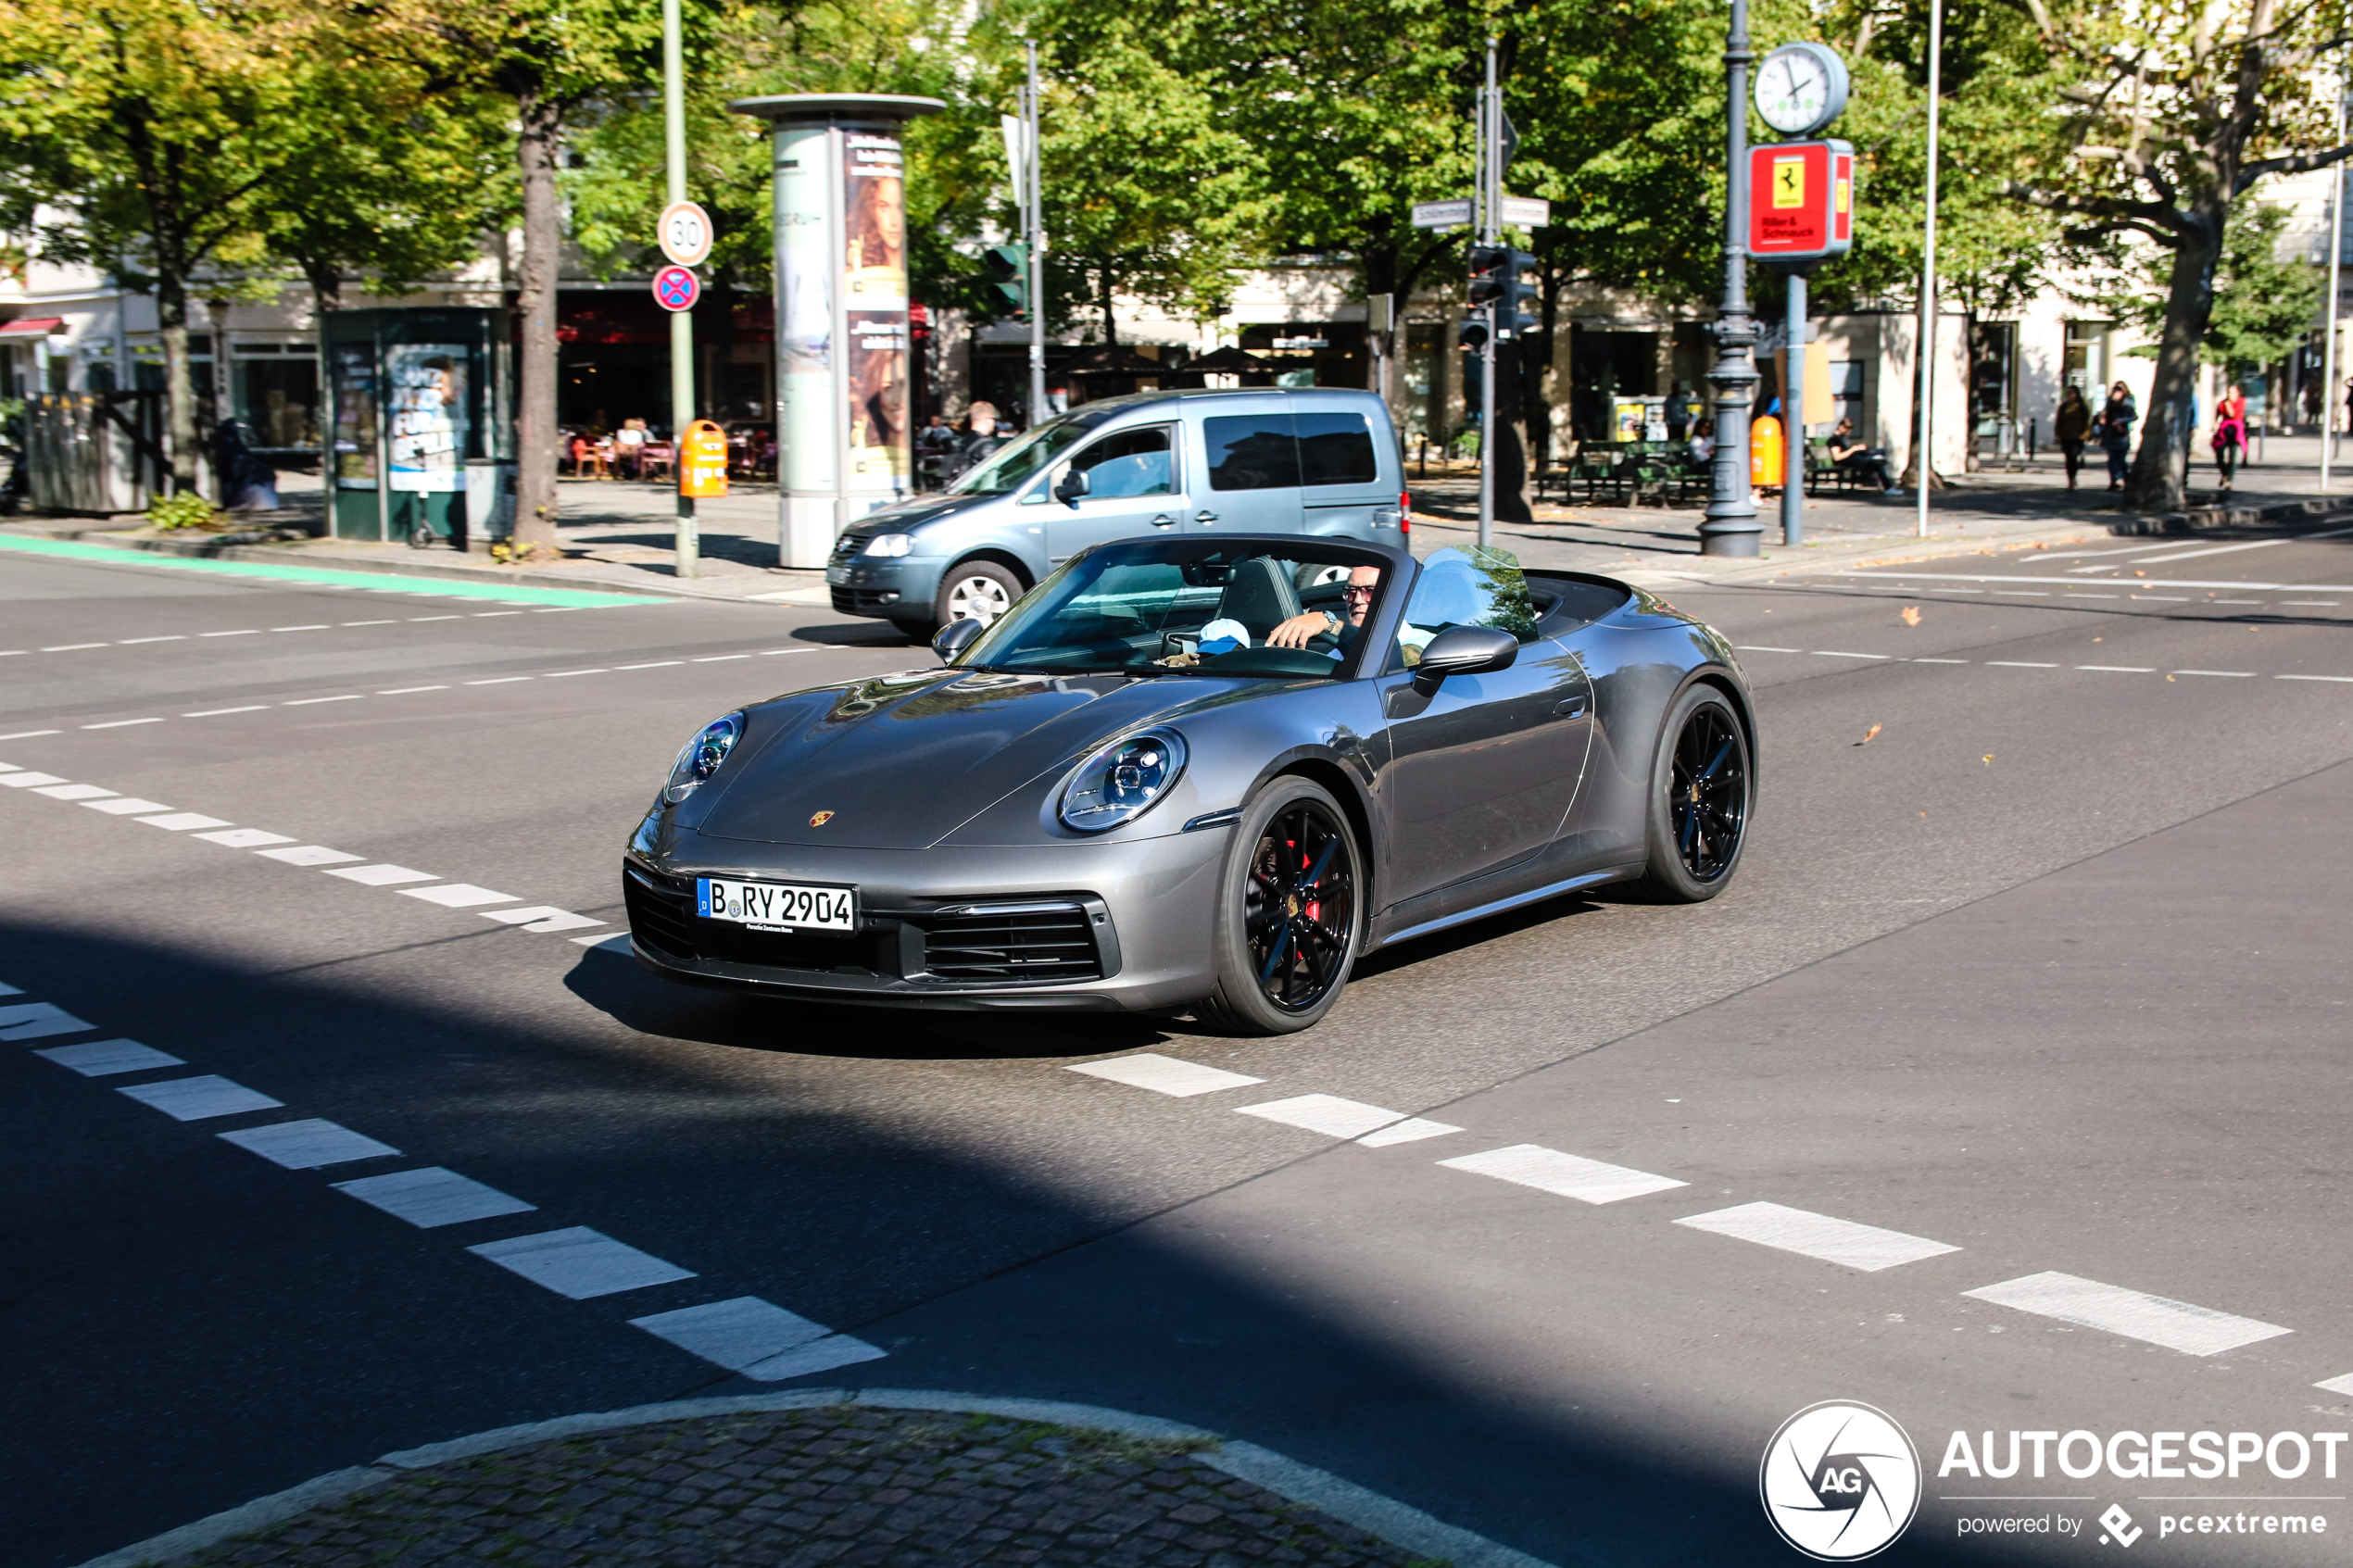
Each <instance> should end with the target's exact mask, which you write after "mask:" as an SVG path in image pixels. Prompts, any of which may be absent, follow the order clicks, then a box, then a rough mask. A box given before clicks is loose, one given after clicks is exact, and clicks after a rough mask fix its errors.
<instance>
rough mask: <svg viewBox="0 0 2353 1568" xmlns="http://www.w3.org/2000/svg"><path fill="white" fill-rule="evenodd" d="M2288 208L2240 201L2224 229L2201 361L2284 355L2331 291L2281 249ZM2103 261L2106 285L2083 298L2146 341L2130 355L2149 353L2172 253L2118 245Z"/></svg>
mask: <svg viewBox="0 0 2353 1568" xmlns="http://www.w3.org/2000/svg"><path fill="white" fill-rule="evenodd" d="M2289 217H2290V213H2289V211H2288V209H2287V208H2286V207H2274V206H2271V205H2270V204H2268V203H2263V202H2255V201H2243V202H2241V203H2240V204H2239V205H2238V207H2237V208H2236V209H2235V210H2233V212H2232V214H2231V219H2230V222H2229V224H2228V225H2227V226H2226V227H2225V228H2224V230H2223V236H2222V258H2221V263H2220V265H2219V266H2218V267H2217V268H2216V270H2215V276H2214V307H2213V309H2212V311H2211V312H2210V313H2209V315H2208V319H2207V323H2206V332H2205V335H2204V337H2203V338H2201V339H2200V340H2199V344H2198V358H2199V359H2200V361H2201V362H2202V363H2205V364H2208V365H2215V366H2219V367H2221V369H2222V370H2226V371H2237V370H2253V369H2256V368H2259V367H2260V366H2264V365H2269V364H2271V363H2272V362H2274V361H2275V360H2278V359H2280V358H2284V357H2285V356H2286V355H2287V354H2288V353H2289V352H2290V351H2292V350H2293V349H2294V348H2295V347H2296V345H2298V344H2300V343H2302V342H2303V341H2304V339H2305V336H2306V334H2307V333H2308V332H2310V330H2311V324H2312V319H2313V317H2314V315H2315V314H2316V313H2317V312H2318V311H2319V309H2320V307H2321V300H2322V295H2325V294H2327V292H2328V273H2327V271H2326V270H2324V269H2322V268H2320V267H2315V266H2313V265H2312V264H2311V263H2310V262H2308V261H2304V260H2300V259H2297V258H2296V257H2282V256H2281V254H2280V249H2281V236H2282V233H2283V232H2284V230H2285V229H2286V227H2287V223H2288V220H2289ZM2107 259H2108V261H2109V263H2110V270H2108V272H2107V273H2106V275H2105V276H2104V277H2103V278H2102V280H2101V281H2102V282H2103V283H2104V284H2105V285H2106V286H2105V287H2104V288H2103V289H2101V290H2099V291H2098V292H2095V293H2094V294H2092V295H2088V296H2087V303H2089V304H2091V305H2093V306H2094V307H2095V308H2097V309H2099V310H2101V311H2103V312H2104V313H2106V314H2108V315H2109V316H2112V317H2113V318H2115V319H2116V320H2120V321H2122V322H2125V323H2127V324H2129V325H2131V326H2133V327H2134V328H2136V329H2137V330H2138V332H2140V334H2141V336H2142V337H2143V338H2144V339H2145V342H2144V344H2143V345H2141V346H2139V347H2137V348H2133V349H2130V350H2127V352H2128V353H2131V354H2133V355H2135V356H2137V357H2139V358H2152V357H2154V356H2155V355H2156V353H2157V348H2156V343H2157V340H2158V335H2159V334H2160V333H2161V332H2163V330H2164V326H2165V313H2166V302H2167V284H2168V282H2169V281H2170V274H2171V271H2172V266H2173V256H2172V253H2171V251H2168V250H2163V249H2160V248H2158V247H2157V246H2155V245H2116V246H2113V247H2111V248H2110V250H2109V252H2108V257H2107Z"/></svg>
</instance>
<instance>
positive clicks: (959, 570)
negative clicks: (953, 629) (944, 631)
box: [932, 560, 1029, 627]
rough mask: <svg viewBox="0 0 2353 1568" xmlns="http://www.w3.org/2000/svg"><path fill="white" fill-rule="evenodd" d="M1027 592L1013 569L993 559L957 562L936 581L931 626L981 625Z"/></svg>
mask: <svg viewBox="0 0 2353 1568" xmlns="http://www.w3.org/2000/svg"><path fill="white" fill-rule="evenodd" d="M1028 591H1029V590H1028V589H1026V588H1025V587H1023V586H1022V582H1021V579H1020V578H1018V577H1016V576H1014V575H1013V569H1012V568H1010V567H1006V566H1000V565H999V564H998V563H997V562H995V561H993V560H965V561H958V562H957V563H956V564H955V565H954V566H951V567H950V568H949V569H948V570H947V571H945V572H943V573H941V574H940V578H939V596H938V597H937V598H936V599H934V600H933V601H932V624H933V625H934V626H935V627H939V626H945V625H947V624H948V623H949V622H950V621H963V620H967V619H969V620H975V621H980V622H982V623H983V624H984V625H985V624H987V623H988V621H994V620H996V619H997V618H998V617H999V616H1000V615H1002V614H1004V613H1005V611H1007V610H1009V609H1011V608H1013V601H1014V600H1015V599H1018V598H1020V597H1021V596H1022V595H1024V594H1026V593H1027V592H1028Z"/></svg>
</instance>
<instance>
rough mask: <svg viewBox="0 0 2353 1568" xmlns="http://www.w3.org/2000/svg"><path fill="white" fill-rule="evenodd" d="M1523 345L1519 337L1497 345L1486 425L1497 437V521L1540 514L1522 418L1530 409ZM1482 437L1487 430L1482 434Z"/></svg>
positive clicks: (1526, 519)
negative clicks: (1531, 496)
mask: <svg viewBox="0 0 2353 1568" xmlns="http://www.w3.org/2000/svg"><path fill="white" fill-rule="evenodd" d="M1521 379H1522V378H1521V373H1520V345H1519V342H1518V340H1517V339H1514V340H1512V341H1511V342H1508V343H1499V344H1497V345H1495V403H1496V407H1495V408H1494V410H1493V411H1492V412H1491V413H1490V414H1489V415H1488V416H1487V419H1486V428H1487V430H1490V431H1492V432H1493V433H1494V436H1495V450H1494V454H1493V460H1494V464H1495V521H1497V522H1533V521H1536V514H1535V512H1534V511H1532V510H1531V509H1529V505H1528V443H1527V442H1526V440H1524V439H1523V436H1522V431H1521V421H1522V420H1523V419H1524V417H1525V413H1526V409H1527V399H1526V398H1525V397H1523V396H1522V395H1520V394H1521V385H1520V383H1521ZM1479 438H1480V440H1482V441H1484V440H1485V439H1486V433H1485V432H1484V431H1482V432H1481V433H1480V437H1479Z"/></svg>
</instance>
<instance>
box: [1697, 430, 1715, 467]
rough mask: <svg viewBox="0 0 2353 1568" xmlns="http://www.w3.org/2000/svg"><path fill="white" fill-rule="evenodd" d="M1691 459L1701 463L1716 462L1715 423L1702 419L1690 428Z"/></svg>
mask: <svg viewBox="0 0 2353 1568" xmlns="http://www.w3.org/2000/svg"><path fill="white" fill-rule="evenodd" d="M1692 458H1693V459H1694V460H1696V461H1699V462H1703V463H1712V462H1714V461H1715V460H1716V421H1715V420H1710V419H1703V420H1700V421H1699V423H1697V424H1695V425H1693V426H1692Z"/></svg>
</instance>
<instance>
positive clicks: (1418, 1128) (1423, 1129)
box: [1356, 1116, 1462, 1148]
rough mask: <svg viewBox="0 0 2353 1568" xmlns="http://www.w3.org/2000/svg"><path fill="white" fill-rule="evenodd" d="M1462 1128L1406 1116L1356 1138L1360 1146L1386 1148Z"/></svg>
mask: <svg viewBox="0 0 2353 1568" xmlns="http://www.w3.org/2000/svg"><path fill="white" fill-rule="evenodd" d="M1461 1131H1462V1129H1461V1128H1460V1127H1457V1126H1455V1125H1454V1124H1453V1123H1451V1122H1431V1121H1428V1120H1426V1119H1424V1118H1422V1117H1419V1116H1408V1117H1407V1118H1405V1120H1403V1122H1392V1123H1390V1124H1389V1125H1388V1126H1386V1127H1383V1128H1381V1129H1380V1130H1379V1131H1378V1132H1372V1133H1366V1134H1365V1135H1364V1136H1363V1137H1361V1138H1358V1139H1357V1140H1356V1143H1357V1147H1359V1148H1388V1147H1389V1146H1390V1145H1391V1144H1400V1143H1419V1142H1420V1141H1421V1140H1422V1139H1424V1138H1441V1137H1444V1136H1445V1135H1447V1134H1449V1133H1459V1132H1461Z"/></svg>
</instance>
